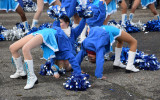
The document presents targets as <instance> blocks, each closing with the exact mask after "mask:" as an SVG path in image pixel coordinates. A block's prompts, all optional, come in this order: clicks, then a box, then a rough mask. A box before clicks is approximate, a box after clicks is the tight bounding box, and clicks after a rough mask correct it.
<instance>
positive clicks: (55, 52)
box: [32, 26, 81, 74]
mask: <svg viewBox="0 0 160 100" xmlns="http://www.w3.org/2000/svg"><path fill="white" fill-rule="evenodd" d="M37 34H40V35H42V37H43V44H42V50H43V52H44V53H43V57H44V58H46V59H49V58H52V59H51V60H53V61H52V62H53V63H54V60H55V59H57V60H68V61H69V63H70V64H71V66H72V68H73V70H74V72H75V74H81V68H80V66H79V64H78V62H77V61H76V58H75V56H74V55H73V53H72V44H71V42H70V40H69V38H68V37H67V35H66V34H65V33H64V32H63V30H62V29H61V28H60V27H56V26H55V27H54V28H53V29H49V28H45V29H43V30H39V31H37V32H34V33H32V35H37ZM53 57H55V58H53Z"/></svg>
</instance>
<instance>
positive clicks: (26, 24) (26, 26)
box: [22, 21, 29, 33]
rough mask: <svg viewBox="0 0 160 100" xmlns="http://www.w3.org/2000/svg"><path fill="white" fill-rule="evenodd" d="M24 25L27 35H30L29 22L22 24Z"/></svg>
mask: <svg viewBox="0 0 160 100" xmlns="http://www.w3.org/2000/svg"><path fill="white" fill-rule="evenodd" d="M22 24H23V26H24V29H25V33H28V32H29V26H28V21H24V22H22Z"/></svg>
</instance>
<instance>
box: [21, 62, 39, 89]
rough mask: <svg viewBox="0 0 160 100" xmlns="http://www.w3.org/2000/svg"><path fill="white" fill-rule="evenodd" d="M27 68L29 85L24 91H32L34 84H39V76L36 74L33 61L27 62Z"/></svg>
mask: <svg viewBox="0 0 160 100" xmlns="http://www.w3.org/2000/svg"><path fill="white" fill-rule="evenodd" d="M25 66H26V71H27V84H26V86H25V87H24V89H31V88H32V87H33V86H34V84H38V79H37V76H36V75H35V74H34V69H33V60H25Z"/></svg>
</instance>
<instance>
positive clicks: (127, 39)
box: [116, 31, 137, 52]
mask: <svg viewBox="0 0 160 100" xmlns="http://www.w3.org/2000/svg"><path fill="white" fill-rule="evenodd" d="M116 40H117V41H118V43H117V48H122V45H123V41H124V42H127V43H128V44H129V46H130V51H132V52H136V49H137V40H136V39H134V38H133V37H132V36H131V35H130V34H128V33H127V32H125V31H122V33H121V36H120V37H117V38H116Z"/></svg>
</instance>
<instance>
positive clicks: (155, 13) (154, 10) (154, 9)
mask: <svg viewBox="0 0 160 100" xmlns="http://www.w3.org/2000/svg"><path fill="white" fill-rule="evenodd" d="M149 8H150V10H151V12H152V13H153V14H154V15H157V14H158V12H157V10H156V8H155V6H154V3H152V4H149Z"/></svg>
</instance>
